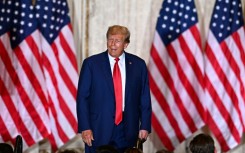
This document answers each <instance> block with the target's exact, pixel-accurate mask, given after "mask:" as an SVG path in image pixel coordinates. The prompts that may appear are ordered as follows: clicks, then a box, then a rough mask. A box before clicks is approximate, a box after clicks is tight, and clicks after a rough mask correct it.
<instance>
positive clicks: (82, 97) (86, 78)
mask: <svg viewBox="0 0 245 153" xmlns="http://www.w3.org/2000/svg"><path fill="white" fill-rule="evenodd" d="M91 78H92V77H91V69H90V66H89V62H88V60H86V59H85V60H84V62H83V65H82V68H81V71H80V76H79V81H78V91H77V119H78V133H80V132H82V131H84V130H87V129H91V128H90V119H89V112H88V110H89V109H88V107H89V95H90V88H91Z"/></svg>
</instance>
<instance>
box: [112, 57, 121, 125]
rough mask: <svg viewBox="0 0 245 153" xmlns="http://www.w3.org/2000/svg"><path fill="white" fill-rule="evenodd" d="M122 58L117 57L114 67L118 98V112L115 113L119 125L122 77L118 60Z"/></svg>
mask: <svg viewBox="0 0 245 153" xmlns="http://www.w3.org/2000/svg"><path fill="white" fill-rule="evenodd" d="M119 60H120V59H119V58H116V59H115V61H116V63H115V65H114V69H113V83H114V91H115V98H116V114H115V124H116V125H118V124H119V123H120V122H121V121H122V99H123V98H122V78H121V73H120V69H119V66H118V61H119Z"/></svg>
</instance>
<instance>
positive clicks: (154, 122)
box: [152, 113, 174, 151]
mask: <svg viewBox="0 0 245 153" xmlns="http://www.w3.org/2000/svg"><path fill="white" fill-rule="evenodd" d="M156 115H157V114H155V113H153V114H152V126H153V127H154V129H155V131H156V132H157V134H158V137H159V139H160V140H161V141H162V143H163V144H165V146H166V148H167V149H168V150H171V151H172V150H174V146H173V144H172V142H171V140H170V139H169V138H168V136H167V134H166V132H165V131H164V130H163V129H162V127H161V124H160V122H161V121H160V122H159V121H158V120H157V118H156Z"/></svg>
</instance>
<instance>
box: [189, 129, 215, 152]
mask: <svg viewBox="0 0 245 153" xmlns="http://www.w3.org/2000/svg"><path fill="white" fill-rule="evenodd" d="M189 148H190V151H191V153H215V146H214V140H213V138H212V137H211V136H209V135H207V134H203V133H201V134H198V135H196V136H195V137H194V138H193V139H192V140H191V142H190V146H189Z"/></svg>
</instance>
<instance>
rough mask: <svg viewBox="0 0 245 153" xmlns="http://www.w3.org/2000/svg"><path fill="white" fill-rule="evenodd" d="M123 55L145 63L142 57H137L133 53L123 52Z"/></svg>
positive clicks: (139, 62)
mask: <svg viewBox="0 0 245 153" xmlns="http://www.w3.org/2000/svg"><path fill="white" fill-rule="evenodd" d="M125 57H126V59H128V60H131V61H134V62H136V63H138V64H143V65H145V64H146V63H145V60H144V59H142V58H141V57H139V56H137V55H135V54H132V53H128V52H125Z"/></svg>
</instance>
